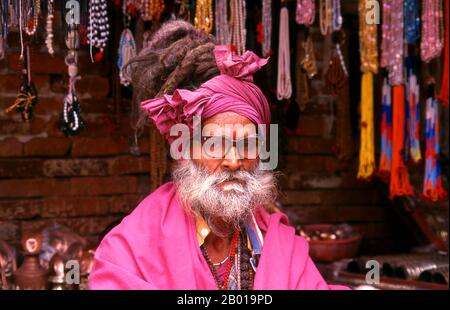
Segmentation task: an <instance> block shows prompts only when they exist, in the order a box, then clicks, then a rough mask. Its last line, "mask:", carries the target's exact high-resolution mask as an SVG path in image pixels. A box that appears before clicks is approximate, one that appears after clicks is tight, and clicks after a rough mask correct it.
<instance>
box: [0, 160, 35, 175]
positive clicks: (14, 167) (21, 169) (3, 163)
mask: <svg viewBox="0 0 450 310" xmlns="http://www.w3.org/2000/svg"><path fill="white" fill-rule="evenodd" d="M38 176H42V161H40V160H37V159H0V178H30V177H38Z"/></svg>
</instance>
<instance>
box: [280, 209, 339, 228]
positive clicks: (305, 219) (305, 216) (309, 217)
mask: <svg viewBox="0 0 450 310" xmlns="http://www.w3.org/2000/svg"><path fill="white" fill-rule="evenodd" d="M287 209H288V210H289V215H290V217H289V222H290V223H291V225H296V224H303V225H304V224H321V223H335V222H336V208H335V207H319V206H290V207H289V208H287Z"/></svg>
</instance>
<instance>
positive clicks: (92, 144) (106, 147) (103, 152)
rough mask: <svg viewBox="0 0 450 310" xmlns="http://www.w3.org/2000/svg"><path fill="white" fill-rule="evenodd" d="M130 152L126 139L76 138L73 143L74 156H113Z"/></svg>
mask: <svg viewBox="0 0 450 310" xmlns="http://www.w3.org/2000/svg"><path fill="white" fill-rule="evenodd" d="M127 152H128V145H127V143H126V141H124V142H121V141H117V140H115V139H113V138H83V137H79V138H75V139H74V140H73V145H72V156H74V157H89V156H111V155H118V154H124V153H127Z"/></svg>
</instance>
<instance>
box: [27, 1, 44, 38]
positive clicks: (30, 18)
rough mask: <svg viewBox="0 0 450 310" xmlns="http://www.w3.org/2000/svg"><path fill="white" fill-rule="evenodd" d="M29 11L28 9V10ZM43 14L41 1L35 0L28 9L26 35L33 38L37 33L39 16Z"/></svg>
mask: <svg viewBox="0 0 450 310" xmlns="http://www.w3.org/2000/svg"><path fill="white" fill-rule="evenodd" d="M27 9H28V8H27ZM40 12H41V1H40V0H35V1H34V2H33V1H31V2H30V8H29V9H28V14H27V15H26V16H27V21H26V23H25V33H26V34H27V35H29V36H32V35H34V34H35V33H36V30H37V26H38V21H39V14H40Z"/></svg>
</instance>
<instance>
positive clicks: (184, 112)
mask: <svg viewBox="0 0 450 310" xmlns="http://www.w3.org/2000/svg"><path fill="white" fill-rule="evenodd" d="M214 56H215V59H216V64H217V67H218V68H219V71H220V75H218V76H215V77H213V78H212V79H210V80H208V81H206V82H205V83H203V84H202V85H200V87H199V88H198V89H196V90H195V91H190V90H186V89H177V90H175V92H174V93H173V95H164V96H163V97H161V98H155V99H149V100H146V101H143V102H142V103H141V106H142V108H143V109H144V110H145V111H147V113H148V115H149V116H150V118H151V119H152V120H153V122H154V123H155V125H156V127H157V128H158V130H159V131H160V132H161V133H162V134H163V135H164V136H165V137H166V138H169V135H170V128H171V126H172V125H175V124H177V123H184V124H186V125H188V126H189V127H190V128H192V121H193V117H194V116H196V115H197V116H200V117H201V119H207V118H209V117H211V116H214V115H216V114H218V113H222V112H235V113H238V114H240V115H242V116H244V117H247V118H248V119H249V120H251V121H252V122H253V123H255V124H267V125H268V124H270V108H269V104H268V102H267V99H266V97H265V96H264V95H263V93H262V91H261V90H260V89H259V88H258V86H256V85H255V84H254V83H253V73H255V72H256V71H258V70H259V69H260V68H261V67H262V66H264V65H265V64H266V63H267V59H263V58H259V57H258V56H256V55H255V54H254V53H253V52H250V51H246V52H245V53H244V54H243V55H242V56H238V55H233V54H232V53H231V52H230V51H229V49H228V48H227V47H226V46H216V47H215V49H214ZM169 140H170V139H169Z"/></svg>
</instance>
